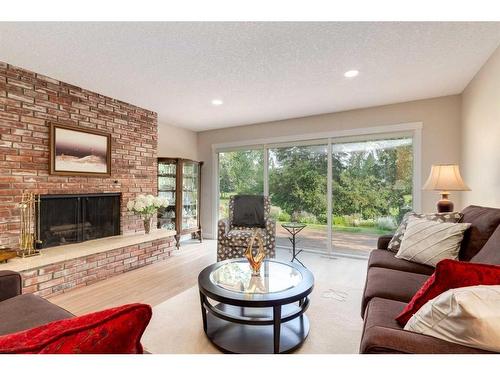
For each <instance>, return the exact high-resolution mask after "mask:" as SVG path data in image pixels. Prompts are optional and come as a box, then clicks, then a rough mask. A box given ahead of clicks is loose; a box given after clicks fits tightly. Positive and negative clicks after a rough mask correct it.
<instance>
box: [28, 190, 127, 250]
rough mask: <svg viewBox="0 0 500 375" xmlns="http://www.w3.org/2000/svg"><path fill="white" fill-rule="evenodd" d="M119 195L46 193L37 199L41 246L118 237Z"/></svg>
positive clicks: (38, 229)
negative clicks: (38, 201)
mask: <svg viewBox="0 0 500 375" xmlns="http://www.w3.org/2000/svg"><path fill="white" fill-rule="evenodd" d="M120 200H121V194H120V193H98V194H58V195H55V194H48V195H42V196H41V197H40V214H39V215H37V216H38V221H39V222H38V223H37V231H38V232H39V233H38V236H39V239H40V240H41V241H42V243H41V247H42V248H47V247H53V246H59V245H67V244H70V243H77V242H83V241H88V240H94V239H97V238H103V237H109V236H116V235H118V234H120Z"/></svg>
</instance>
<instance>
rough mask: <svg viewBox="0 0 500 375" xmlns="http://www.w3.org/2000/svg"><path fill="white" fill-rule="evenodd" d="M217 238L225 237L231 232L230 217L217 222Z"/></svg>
mask: <svg viewBox="0 0 500 375" xmlns="http://www.w3.org/2000/svg"><path fill="white" fill-rule="evenodd" d="M217 228H218V230H217V238H221V237H222V238H224V237H226V234H227V233H228V232H229V219H220V220H219V222H218V223H217Z"/></svg>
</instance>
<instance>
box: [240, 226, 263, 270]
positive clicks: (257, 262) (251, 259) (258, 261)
mask: <svg viewBox="0 0 500 375" xmlns="http://www.w3.org/2000/svg"><path fill="white" fill-rule="evenodd" d="M255 240H257V246H258V250H257V254H254V252H253V244H254V242H255ZM265 257H266V252H265V251H264V242H263V241H262V236H261V234H260V232H259V231H257V230H254V232H253V236H252V238H250V242H249V243H248V246H247V250H246V251H245V258H247V260H248V263H250V268H251V269H252V276H260V266H262V262H263V261H264V258H265Z"/></svg>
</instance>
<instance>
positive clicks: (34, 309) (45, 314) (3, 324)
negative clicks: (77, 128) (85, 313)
mask: <svg viewBox="0 0 500 375" xmlns="http://www.w3.org/2000/svg"><path fill="white" fill-rule="evenodd" d="M0 317H1V319H0V335H6V334H8V333H13V332H19V331H24V330H26V329H30V328H33V327H38V326H41V325H44V324H47V323H50V322H53V321H55V320H61V319H66V318H71V317H73V314H71V313H70V312H68V311H66V310H64V309H63V308H61V307H59V306H56V305H54V304H53V303H50V302H49V301H47V300H45V299H43V298H41V297H38V296H35V295H34V294H22V295H19V296H16V297H13V298H9V299H7V300H5V301H2V302H0Z"/></svg>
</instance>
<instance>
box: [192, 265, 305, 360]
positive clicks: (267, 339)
mask: <svg viewBox="0 0 500 375" xmlns="http://www.w3.org/2000/svg"><path fill="white" fill-rule="evenodd" d="M198 286H199V289H200V300H201V312H202V319H203V330H204V331H205V333H206V335H207V337H208V338H209V339H210V341H211V342H212V343H213V344H214V345H215V346H216V347H217V348H219V349H220V350H221V351H223V352H228V353H249V354H250V353H251V354H262V353H288V352H291V351H293V350H295V349H297V348H298V347H299V346H300V345H301V344H302V343H303V342H304V340H305V339H306V337H307V335H308V333H309V320H308V319H307V316H306V315H305V314H304V313H305V311H306V310H307V308H308V307H309V297H308V296H309V294H311V292H312V290H313V286H314V276H313V275H312V273H311V272H310V271H309V270H307V269H306V268H304V267H302V266H300V265H298V264H295V263H289V262H280V261H276V260H265V261H264V262H263V264H262V267H261V270H260V276H252V270H251V269H250V265H249V264H248V261H247V260H246V259H243V258H241V259H230V260H225V261H223V262H218V263H215V264H212V265H210V266H208V267H207V268H205V269H204V270H203V271H201V273H200V275H199V276H198Z"/></svg>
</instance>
